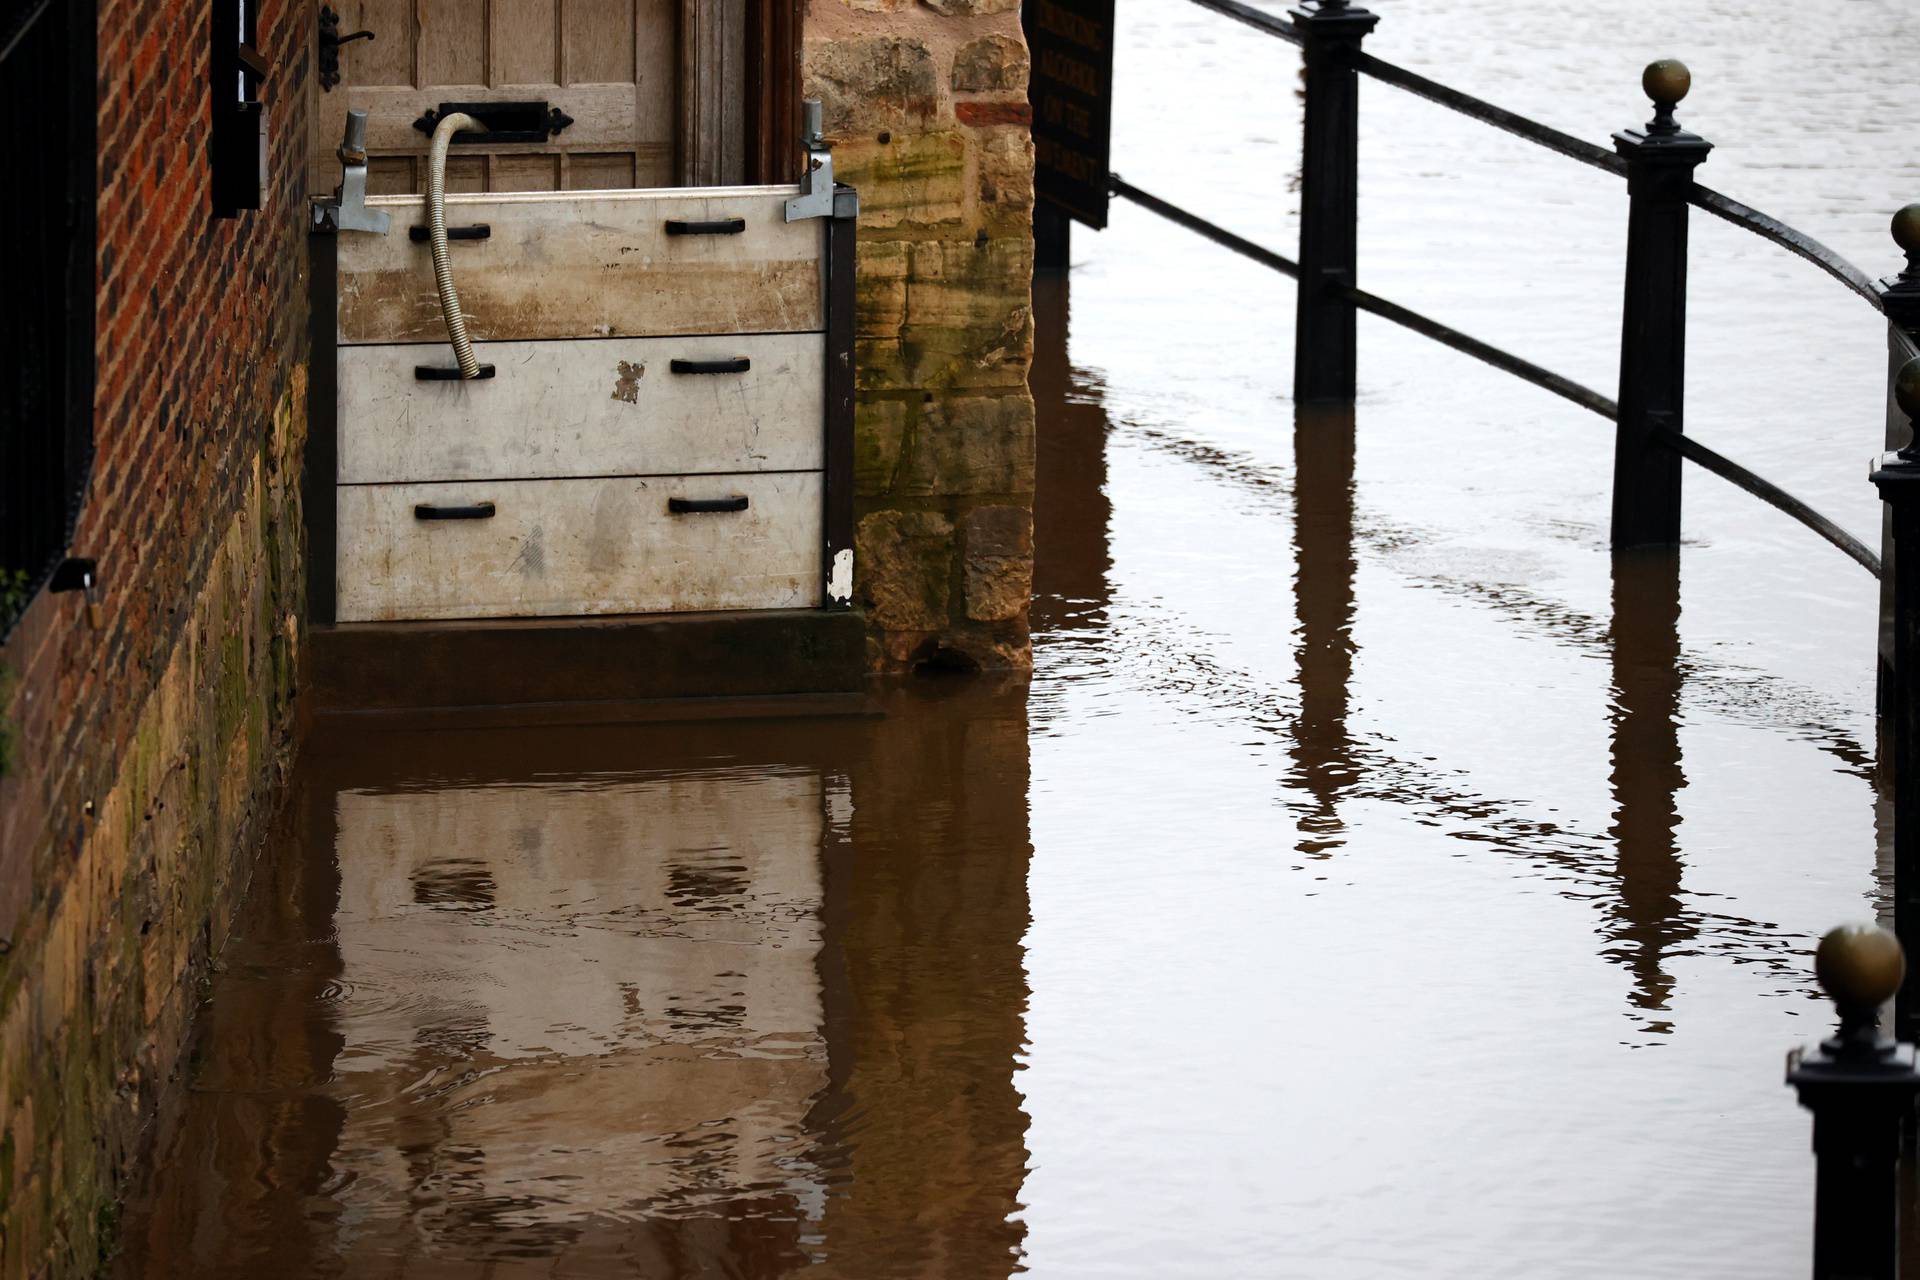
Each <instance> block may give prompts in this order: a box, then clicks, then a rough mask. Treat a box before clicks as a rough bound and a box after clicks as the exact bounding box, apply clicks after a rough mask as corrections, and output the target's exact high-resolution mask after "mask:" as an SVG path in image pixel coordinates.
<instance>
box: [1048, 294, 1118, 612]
mask: <svg viewBox="0 0 1920 1280" xmlns="http://www.w3.org/2000/svg"><path fill="white" fill-rule="evenodd" d="M1070 312H1071V299H1070V293H1069V289H1068V284H1067V276H1066V275H1065V273H1062V272H1041V273H1037V274H1036V275H1035V276H1034V278H1033V328H1034V334H1033V366H1032V368H1031V370H1030V371H1029V372H1028V375H1027V385H1028V387H1030V388H1031V389H1032V391H1033V401H1034V409H1035V414H1036V417H1037V419H1038V421H1037V432H1036V435H1037V437H1038V438H1037V442H1036V445H1035V450H1034V453H1035V457H1034V490H1035V501H1034V504H1033V546H1034V563H1033V606H1032V614H1031V617H1032V620H1033V631H1034V634H1035V635H1048V634H1055V635H1057V634H1059V633H1062V632H1070V631H1078V632H1097V631H1099V630H1101V629H1102V628H1103V627H1104V626H1105V625H1106V620H1107V607H1108V605H1109V604H1110V603H1111V601H1112V594H1113V589H1112V585H1111V583H1110V582H1109V580H1108V573H1109V571H1110V570H1111V569H1112V567H1113V553H1112V551H1111V549H1110V548H1109V546H1108V524H1109V522H1110V520H1111V519H1112V516H1113V504H1112V503H1111V502H1110V501H1108V498H1107V491H1106V483H1107V429H1108V425H1109V424H1108V420H1107V409H1106V404H1105V387H1104V385H1103V384H1102V383H1101V382H1100V380H1099V378H1098V377H1096V376H1095V375H1093V374H1090V373H1088V372H1087V371H1086V370H1084V369H1077V368H1075V367H1074V366H1073V364H1072V363H1071V362H1070V361H1069V360H1068V358H1067V330H1068V323H1069V316H1070Z"/></svg>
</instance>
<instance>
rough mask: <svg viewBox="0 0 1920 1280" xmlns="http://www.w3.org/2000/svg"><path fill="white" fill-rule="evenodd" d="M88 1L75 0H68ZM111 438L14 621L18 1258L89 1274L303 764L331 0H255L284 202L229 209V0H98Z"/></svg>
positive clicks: (6, 863) (1, 1270)
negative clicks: (300, 715)
mask: <svg viewBox="0 0 1920 1280" xmlns="http://www.w3.org/2000/svg"><path fill="white" fill-rule="evenodd" d="M69 2H73V3H78V2H80V0H69ZM98 5H99V56H98V67H99V79H98V91H99V201H98V213H97V217H98V222H97V227H98V290H97V297H96V320H97V341H96V353H97V389H96V393H95V404H94V440H95V446H96V451H97V452H96V457H95V462H94V468H93V473H92V478H91V482H90V484H89V486H88V489H87V492H86V497H85V499H84V504H83V508H82V511H81V515H80V520H79V525H78V529H77V532H76V535H75V538H74V541H73V544H72V553H73V554H75V555H84V556H92V557H94V558H96V559H97V560H98V562H99V578H100V583H101V590H100V592H99V594H98V597H97V598H98V601H99V604H100V614H101V622H102V625H101V627H100V629H99V630H93V629H91V628H90V627H89V626H88V624H87V619H86V611H85V607H84V603H83V602H82V600H81V599H80V598H79V597H78V596H77V595H60V596H48V595H45V594H42V595H41V597H40V598H39V599H37V600H36V601H35V602H34V603H33V604H32V605H31V606H30V607H29V608H28V610H27V613H26V615H25V617H24V618H23V619H22V621H21V623H20V625H19V626H18V627H17V628H16V629H15V631H14V633H13V634H12V636H11V637H10V638H9V639H8V640H7V642H6V643H5V644H4V645H0V733H4V734H5V735H6V737H7V739H8V743H7V746H8V750H7V752H6V757H7V766H6V771H5V774H4V775H3V776H0V936H3V937H4V938H5V939H6V944H7V945H6V951H5V954H4V956H0V1125H4V1129H0V1230H3V1231H4V1236H5V1238H4V1259H3V1260H0V1274H5V1275H7V1276H9V1277H12V1276H22V1275H39V1274H43V1273H45V1274H87V1273H89V1272H90V1270H91V1268H92V1265H93V1262H94V1261H95V1258H96V1256H97V1251H98V1249H99V1248H100V1246H101V1236H102V1235H103V1225H104V1222H103V1214H102V1206H104V1205H106V1204H108V1203H109V1202H110V1196H111V1192H112V1189H113V1186H114V1183H115V1180H116V1177H117V1172H118V1169H119V1167H120V1166H121V1164H122V1163H123V1162H124V1160H125V1159H126V1158H127V1153H128V1151H129V1150H130V1143H131V1141H132V1138H133V1136H134V1134H135V1132H136V1131H137V1128H138V1126H139V1124H140V1123H141V1122H142V1121H143V1120H144V1118H145V1117H146V1116H147V1114H148V1113H149V1112H150V1111H151V1108H152V1104H153V1102H154V1099H155V1096H156V1090H157V1087H158V1086H159V1084H160V1083H161V1082H162V1081H163V1080H164V1079H165V1078H166V1076H167V1074H168V1073H170V1072H171V1071H172V1070H173V1068H174V1066H175V1062H176V1059H177V1057H178V1051H179V1049H180V1045H181V1041H182V1038H183V1036H184V1033H185V1027H186V1021H187V1019H186V1013H187V1010H188V1007H189V1005H190V996H191V993H192V990H193V986H192V980H193V978H194V976H195V973H196V970H197V969H198V968H199V967H200V966H203V965H204V964H205V962H206V959H207V956H208V954H209V951H210V949H211V948H212V947H213V946H214V945H215V944H216V943H217V940H218V938H219V936H220V933H221V930H222V927H223V925H224V921H225V917H226V913H227V910H228V908H229V907H230V906H231V903H232V900H233V898H234V897H235V896H236V890H237V888H238V885H239V884H240V883H241V881H242V880H243V878H244V862H245V856H246V854H247V853H248V852H249V851H250V850H251V849H252V848H253V846H254V843H255V841H256V839H257V836H258V833H259V829H260V826H261V824H262V822H263V819H264V816H265V813H266V809H267V806H268V803H269V799H270V796H271V793H272V785H273V783H274V782H275V780H276V778H277V775H278V774H279V772H280V771H281V770H282V769H283V768H284V764H285V757H286V751H285V747H284V743H285V739H286V733H285V730H286V726H287V722H288V719H289V706H290V699H291V694H292V673H293V670H294V665H295V657H296V654H295V648H296V646H297V644H298V640H299V630H298V623H297V621H296V618H297V613H298V609H297V602H298V600H299V590H300V568H299V566H300V560H301V554H300V545H299V544H300V535H299V521H298V507H297V494H298V488H299V486H298V475H297V470H298V458H299V449H300V445H301V442H302V439H303V437H304V391H303V387H304V383H305V369H304V361H305V350H304V342H305V319H304V280H303V274H304V259H305V235H304V229H303V226H302V221H301V219H302V214H303V206H304V204H305V198H304V197H305V192H304V190H303V184H304V173H305V155H304V143H305V138H306V98H307V76H308V51H307V40H308V37H309V35H310V31H309V24H310V23H311V21H312V14H311V11H310V9H309V6H308V4H307V3H306V0H263V3H262V12H261V14H260V16H259V23H258V38H257V45H258V47H259V48H260V49H261V51H262V52H263V53H264V54H265V56H266V57H267V59H268V60H269V62H270V63H271V65H272V67H273V72H272V74H271V75H270V76H269V77H268V79H267V81H266V83H265V85H264V86H263V88H262V90H261V96H262V97H263V98H264V100H265V101H266V102H267V104H268V105H267V110H268V117H269V126H270V139H271V151H270V167H271V173H270V183H271V186H270V194H269V196H268V199H267V207H266V208H265V209H262V210H260V211H257V212H246V213H242V214H241V215H240V216H239V217H236V218H230V219H214V218H213V217H212V216H211V208H212V206H211V201H210V197H209V190H208V187H209V173H208V161H207V140H208V135H209V118H210V112H211V105H210V100H209V90H208V85H207V75H208V59H209V28H208V24H209V22H210V12H211V4H210V3H208V2H207V0H196V2H194V3H183V2H182V0H98Z"/></svg>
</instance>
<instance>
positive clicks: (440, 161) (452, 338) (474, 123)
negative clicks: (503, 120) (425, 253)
mask: <svg viewBox="0 0 1920 1280" xmlns="http://www.w3.org/2000/svg"><path fill="white" fill-rule="evenodd" d="M485 129H486V126H485V125H483V124H481V123H480V122H479V121H478V120H475V119H474V118H473V117H472V116H470V115H468V114H466V113H465V112H464V111H452V112H448V113H447V114H446V115H445V116H442V117H441V119H440V123H439V124H437V125H435V126H434V127H433V145H432V146H431V147H430V148H428V150H427V233H428V235H429V237H430V238H431V239H432V240H433V282H434V283H435V284H436V285H438V286H440V314H441V315H442V316H444V317H445V318H446V321H447V340H448V341H449V342H451V343H453V358H454V359H456V360H458V361H459V362H460V376H461V377H463V378H477V377H479V376H480V362H479V361H478V360H476V359H475V358H474V355H473V343H472V342H471V341H470V340H469V339H468V338H467V318H466V317H465V316H463V315H461V314H460V295H459V294H457V293H455V292H454V291H453V263H452V262H451V261H449V260H448V257H447V145H448V144H449V143H451V142H452V141H453V135H454V134H456V133H459V132H461V131H462V130H470V131H475V132H484V131H485Z"/></svg>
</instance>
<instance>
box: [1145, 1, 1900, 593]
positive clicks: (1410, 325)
mask: <svg viewBox="0 0 1920 1280" xmlns="http://www.w3.org/2000/svg"><path fill="white" fill-rule="evenodd" d="M1195 2H1196V3H1198V2H1199V0H1195ZM1108 187H1109V189H1110V190H1111V191H1112V193H1113V194H1114V195H1116V196H1119V197H1120V198H1121V199H1123V200H1129V201H1132V202H1133V203H1134V204H1137V205H1139V206H1141V207H1142V208H1144V209H1147V210H1150V211H1151V212H1153V213H1156V214H1158V215H1159V216H1161V217H1162V218H1165V219H1166V220H1167V221H1169V222H1171V223H1173V224H1175V225H1176V226H1180V227H1184V228H1186V229H1187V230H1189V231H1192V232H1194V233H1195V234H1197V235H1200V236H1204V237H1205V238H1206V239H1208V240H1211V241H1213V242H1214V243H1215V244H1217V245H1221V246H1222V247H1224V248H1228V249H1231V250H1233V251H1234V252H1235V253H1238V254H1240V255H1241V256H1242V257H1245V258H1249V259H1251V260H1252V261H1254V262H1258V263H1260V264H1261V265H1262V266H1265V267H1267V268H1269V269H1271V270H1274V271H1278V272H1279V273H1281V274H1282V275H1286V276H1291V277H1294V278H1295V279H1298V278H1299V275H1300V264H1299V263H1297V262H1295V261H1293V260H1292V259H1291V258H1288V257H1286V256H1285V255H1283V254H1278V253H1275V252H1274V251H1273V250H1271V249H1269V248H1267V247H1265V246H1264V245H1261V244H1257V243H1255V242H1254V241H1252V240H1249V239H1247V238H1246V237H1245V236H1240V235H1235V234H1234V233H1233V232H1231V231H1228V230H1227V229H1226V228H1225V227H1222V226H1220V225H1218V224H1217V223H1213V222H1209V221H1207V220H1206V219H1205V218H1202V217H1200V216H1199V215H1198V214H1195V213H1190V212H1188V211H1187V210H1185V209H1182V208H1181V207H1180V206H1178V205H1176V204H1173V203H1171V202H1170V201H1167V200H1162V199H1161V198H1160V197H1159V196H1156V195H1153V194H1151V193H1150V192H1147V191H1143V190H1141V189H1140V188H1139V187H1136V186H1134V185H1133V184H1132V183H1130V182H1128V181H1126V180H1125V179H1123V178H1122V177H1120V175H1119V174H1112V175H1110V176H1109V178H1108ZM1340 289H1341V292H1343V293H1344V294H1345V295H1346V296H1347V297H1349V298H1351V299H1352V300H1353V303H1354V305H1355V306H1357V307H1358V308H1359V309H1360V310H1362V311H1365V312H1368V313H1369V314H1371V315H1376V316H1379V317H1380V318H1381V319H1382V320H1386V321H1389V322H1390V323H1393V324H1397V325H1399V326H1401V327H1402V328H1404V329H1411V330H1412V331H1413V332H1415V333H1418V334H1420V335H1422V336H1423V337H1428V338H1432V339H1433V340H1434V341H1435V342H1438V343H1440V344H1441V345H1443V346H1447V347H1451V348H1452V349H1453V350H1455V351H1458V352H1461V353H1462V354H1464V355H1470V356H1472V357H1473V358H1474V359H1476V360H1480V361H1482V362H1484V363H1486V364H1489V365H1491V366H1493V367H1494V368H1496V369H1501V370H1504V371H1505V372H1507V373H1511V374H1513V375H1514V376H1515V377H1517V378H1520V379H1522V380H1523V381H1526V382H1530V383H1532V384H1533V385H1534V386H1536V387H1539V388H1541V389H1542V390H1544V391H1550V392H1552V393H1553V394H1554V395H1557V396H1559V397H1560V398H1561V399H1563V400H1568V401H1571V402H1572V403H1574V404H1577V405H1579V406H1580V407H1581V408H1583V409H1586V410H1588V411H1589V412H1591V413H1595V414H1598V415H1599V416H1600V417H1602V418H1605V419H1607V420H1608V421H1610V422H1617V421H1618V420H1619V418H1620V406H1619V404H1618V403H1617V402H1615V401H1613V400H1611V399H1609V398H1608V397H1606V396H1604V395H1601V394H1600V393H1599V392H1598V391H1595V390H1593V389H1592V388H1591V387H1586V386H1582V385H1581V384H1580V383H1578V382H1575V381H1574V380H1573V379H1571V378H1567V377H1562V376H1561V375H1560V374H1557V373H1555V372H1553V371H1552V370H1551V369H1546V368H1543V367H1542V366H1540V365H1537V364H1534V363H1533V362H1532V361H1530V360H1524V359H1522V358H1521V357H1519V356H1516V355H1514V354H1513V353H1511V352H1508V351H1502V350H1501V349H1500V348H1498V347H1496V346H1494V345H1493V344H1491V343H1488V342H1483V341H1481V340H1480V339H1478V338H1475V337H1473V336H1472V335H1470V334H1466V333H1462V332H1461V331H1460V330H1458V329H1455V328H1453V327H1452V326H1451V325H1446V324H1442V323H1441V322H1440V321H1438V320H1435V319H1433V318H1432V317H1430V316H1424V315H1421V314H1420V313H1419V312H1417V311H1414V310H1412V309H1410V308H1408V307H1403V306H1401V305H1400V304H1399V303H1397V302H1392V301H1389V300H1388V299H1386V298H1382V297H1380V296H1378V295H1377V294H1372V293H1368V292H1366V291H1365V290H1364V289H1359V288H1355V287H1354V286H1352V285H1342V286H1340ZM1894 332H1895V333H1896V334H1898V333H1899V331H1898V330H1894ZM1900 337H1901V340H1902V341H1906V338H1905V335H1904V334H1901V335H1900ZM1907 345H1908V346H1909V348H1911V347H1912V343H1911V342H1908V343H1907ZM1658 439H1659V442H1660V443H1661V444H1662V445H1664V446H1666V447H1667V448H1669V449H1672V450H1673V451H1674V452H1676V453H1678V454H1679V455H1680V456H1681V457H1683V458H1685V459H1687V460H1688V461H1689V462H1692V463H1695V464H1697V465H1699V466H1701V467H1704V468H1705V469H1706V470H1708V471H1711V472H1712V473H1713V474H1714V475H1717V476H1719V477H1720V478H1721V479H1722V480H1725V481H1726V482H1727V483H1729V484H1731V485H1733V486H1734V487H1735V488H1737V489H1740V490H1742V491H1743V492H1745V493H1747V494H1750V495H1751V496H1753V497H1755V498H1758V499H1760V501H1762V502H1764V503H1766V504H1767V505H1768V506H1770V507H1772V508H1774V509H1775V510H1776V511H1779V512H1780V513H1781V514H1783V515H1786V516H1789V517H1791V518H1793V519H1794V520H1797V521H1799V522H1800V523H1801V524H1803V525H1805V526H1806V527H1807V528H1808V529H1811V530H1812V531H1813V532H1814V533H1817V534H1819V535H1820V536H1821V537H1822V538H1824V539H1825V540H1826V541H1828V542H1830V543H1832V544H1833V545H1834V546H1835V547H1836V548H1838V549H1839V550H1840V551H1841V552H1842V553H1843V554H1845V555H1846V556H1848V557H1849V558H1851V559H1852V560H1853V561H1854V562H1855V563H1857V564H1859V565H1860V566H1861V567H1862V568H1864V569H1865V570H1866V571H1867V572H1868V573H1871V574H1872V575H1873V576H1874V577H1876V578H1878V577H1880V576H1881V574H1882V570H1881V566H1880V557H1879V556H1877V555H1875V554H1874V553H1873V552H1872V551H1870V550H1869V549H1868V548H1867V547H1866V546H1865V544H1863V543H1862V542H1861V541H1860V540H1859V539H1858V538H1856V537H1854V536H1853V535H1852V534H1850V533H1848V532H1847V531H1846V530H1845V529H1843V528H1841V527H1840V526H1839V524H1837V523H1835V522H1834V521H1833V520H1832V519H1830V518H1829V517H1827V516H1825V515H1822V514H1821V513H1820V512H1819V511H1817V510H1815V509H1814V508H1813V507H1811V506H1809V505H1808V504H1807V503H1806V502H1803V501H1802V500H1801V499H1799V498H1796V497H1794V496H1793V495H1792V494H1791V493H1788V492H1787V491H1786V490H1785V489H1783V488H1781V487H1780V486H1779V485H1777V484H1775V483H1773V481H1771V480H1768V479H1767V478H1766V477H1764V476H1762V475H1760V474H1758V473H1757V472H1755V471H1752V470H1750V469H1748V468H1746V467H1744V466H1742V465H1740V464H1739V463H1737V462H1735V461H1734V460H1733V459H1731V458H1729V457H1727V456H1726V455H1725V454H1723V453H1720V452H1719V451H1718V450H1715V449H1712V448H1709V447H1708V446H1706V445H1704V444H1702V443H1700V442H1699V441H1698V440H1696V439H1694V438H1693V437H1691V436H1688V435H1685V434H1684V433H1682V432H1678V431H1671V430H1669V431H1662V432H1661V433H1660V434H1659V437H1658Z"/></svg>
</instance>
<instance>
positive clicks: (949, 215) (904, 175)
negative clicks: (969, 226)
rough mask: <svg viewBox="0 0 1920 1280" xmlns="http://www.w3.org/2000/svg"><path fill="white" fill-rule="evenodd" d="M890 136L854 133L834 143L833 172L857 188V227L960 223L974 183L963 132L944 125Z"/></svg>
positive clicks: (966, 139) (865, 228)
mask: <svg viewBox="0 0 1920 1280" xmlns="http://www.w3.org/2000/svg"><path fill="white" fill-rule="evenodd" d="M888 139H889V140H888V141H886V142H880V141H878V139H877V136H869V135H866V134H855V135H853V136H852V137H850V138H849V139H848V140H847V141H845V142H838V143H836V144H835V146H834V152H833V164H834V172H835V174H836V175H837V176H838V177H839V179H840V180H841V181H842V182H846V183H850V184H851V185H853V186H855V187H858V188H859V189H860V225H861V227H862V228H863V229H864V230H867V231H869V232H872V231H877V230H883V229H891V228H894V227H901V226H912V227H941V226H951V225H954V224H956V223H961V222H964V221H965V219H966V216H967V197H968V195H969V193H970V192H971V190H972V188H973V185H974V179H973V178H972V176H971V172H970V169H971V166H970V165H969V163H968V153H969V151H970V150H971V149H972V148H971V147H970V145H969V142H968V138H967V135H966V134H964V133H962V132H960V131H959V130H957V129H946V130H941V131H939V132H935V133H922V134H915V135H902V134H894V133H889V135H888Z"/></svg>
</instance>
